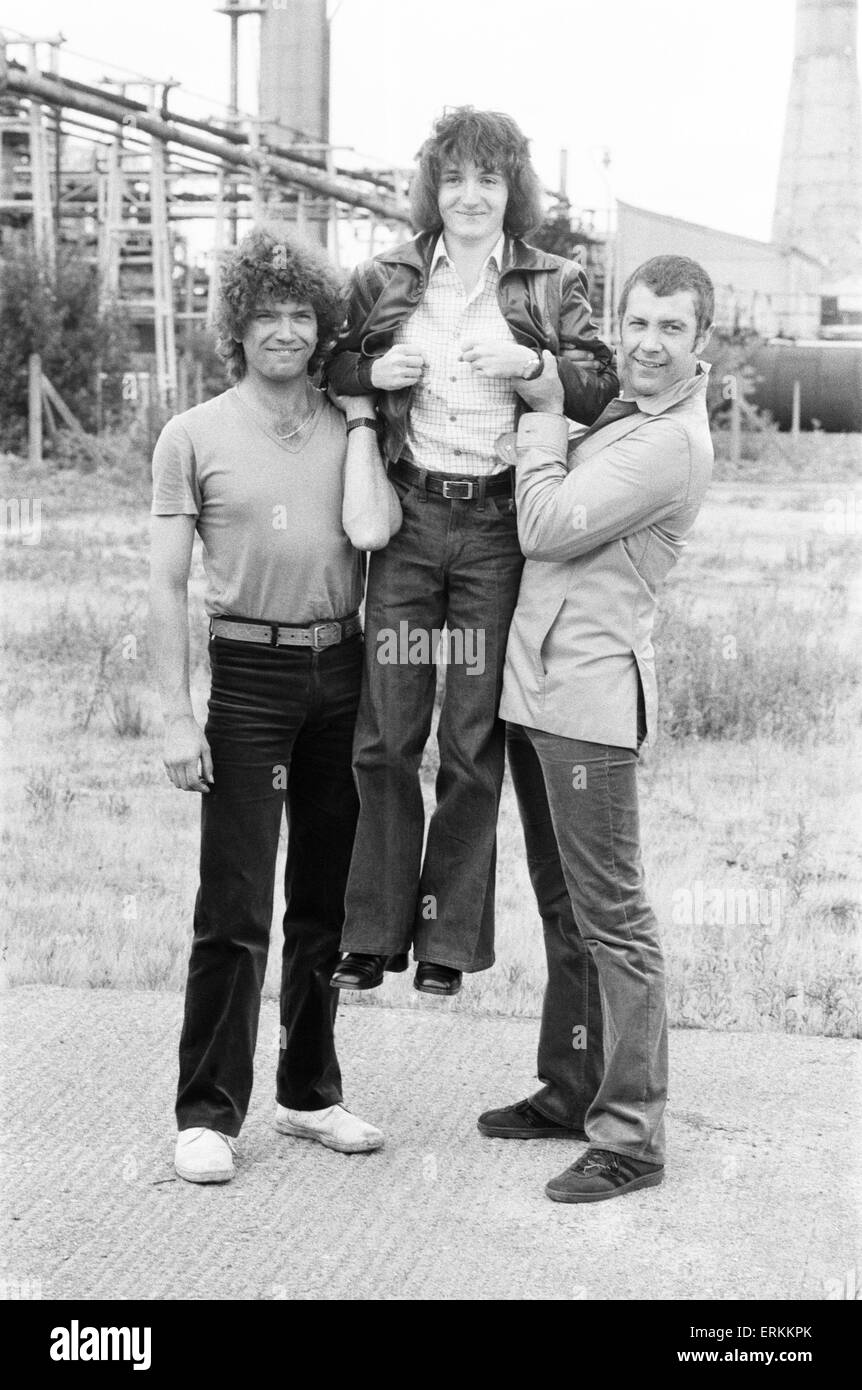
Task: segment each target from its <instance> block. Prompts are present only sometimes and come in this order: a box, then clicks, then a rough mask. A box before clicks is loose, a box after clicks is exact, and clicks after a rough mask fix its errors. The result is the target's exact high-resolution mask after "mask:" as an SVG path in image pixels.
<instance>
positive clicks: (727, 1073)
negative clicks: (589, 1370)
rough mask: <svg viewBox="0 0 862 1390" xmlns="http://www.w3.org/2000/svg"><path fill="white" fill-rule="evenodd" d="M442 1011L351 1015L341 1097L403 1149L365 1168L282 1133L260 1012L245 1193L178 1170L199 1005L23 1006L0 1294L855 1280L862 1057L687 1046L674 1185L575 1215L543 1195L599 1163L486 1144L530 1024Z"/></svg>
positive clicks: (242, 1169)
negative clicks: (176, 1143) (181, 1066)
mask: <svg viewBox="0 0 862 1390" xmlns="http://www.w3.org/2000/svg"><path fill="white" fill-rule="evenodd" d="M426 1002H427V1003H428V1005H429V1007H421V1008H417V1009H415V1010H414V1009H385V1008H376V1007H362V1006H356V1005H352V1006H351V1005H350V1004H347V1005H345V1006H344V1007H343V1009H342V1011H341V1013H340V1015H339V1052H340V1055H341V1058H342V1062H343V1067H344V1073H345V1082H346V1087H347V1099H348V1103H349V1104H350V1105H351V1107H352V1108H353V1109H354V1110H356V1111H357V1113H359V1114H362V1115H363V1116H365V1117H366V1118H368V1119H370V1120H372V1121H374V1122H375V1123H376V1124H379V1125H380V1126H381V1127H382V1128H384V1129H385V1131H386V1135H387V1146H386V1148H385V1149H383V1150H382V1151H380V1152H379V1153H376V1154H369V1155H356V1156H343V1155H339V1154H335V1153H331V1152H329V1151H327V1150H325V1149H322V1148H320V1147H319V1146H318V1145H315V1144H312V1143H309V1142H307V1141H303V1140H294V1139H288V1138H284V1137H282V1136H280V1135H278V1134H277V1133H276V1132H275V1130H274V1129H273V1127H272V1112H273V1109H274V1103H273V1102H272V1099H271V1097H272V1078H273V1076H274V1072H275V1061H276V1047H277V1036H278V1020H277V1015H276V1010H275V1007H274V1005H273V1004H271V1003H267V1004H265V1005H264V1008H263V1013H262V1017H261V1031H260V1042H259V1045H258V1059H257V1087H256V1090H255V1094H254V1096H253V1098H252V1107H251V1112H250V1114H249V1118H248V1121H247V1124H246V1127H245V1130H244V1131H243V1135H242V1140H241V1162H240V1166H239V1170H238V1173H237V1176H236V1178H235V1180H234V1181H233V1182H232V1183H229V1184H227V1185H225V1186H223V1187H217V1188H213V1187H211V1188H200V1187H193V1186H191V1185H189V1184H187V1183H184V1182H181V1181H180V1180H179V1179H177V1178H176V1177H175V1176H174V1173H173V1168H172V1164H171V1158H172V1147H173V1146H172V1132H173V1114H172V1103H173V1095H172V1092H173V1086H174V1078H175V1058H176V1043H177V1037H178V1033H179V1024H180V1017H181V1012H182V1000H181V998H180V997H179V996H178V995H169V994H155V993H145V992H134V993H126V992H115V991H110V990H77V989H68V990H66V989H48V988H43V987H35V986H34V987H25V988H19V989H16V990H14V991H12V992H11V993H8V994H7V995H5V997H4V999H3V1020H4V1022H3V1051H4V1054H5V1056H4V1073H5V1098H4V1107H3V1115H4V1123H3V1138H4V1148H5V1154H4V1164H3V1167H4V1173H3V1189H4V1193H5V1196H4V1210H3V1219H4V1227H5V1237H4V1253H3V1277H4V1278H5V1279H6V1280H7V1281H8V1280H12V1281H19V1282H21V1283H26V1282H27V1281H34V1280H35V1281H38V1282H39V1284H40V1286H41V1292H42V1296H43V1297H44V1298H46V1299H47V1298H59V1299H78V1298H81V1299H98V1298H112V1299H123V1298H152V1299H209V1298H215V1299H291V1300H293V1299H314V1300H319V1299H333V1300H335V1299H338V1300H343V1299H347V1300H361V1299H369V1300H370V1299H374V1300H377V1299H398V1300H401V1299H419V1300H424V1299H433V1300H445V1299H469V1300H473V1299H512V1300H519V1299H554V1300H569V1299H591V1300H592V1299H618V1298H622V1299H694V1298H709V1299H742V1298H756V1299H772V1298H779V1299H793V1300H795V1299H799V1298H814V1299H823V1298H828V1297H831V1298H836V1297H841V1296H844V1297H846V1293H843V1294H842V1290H843V1289H845V1287H847V1286H848V1284H852V1286H853V1287H855V1283H853V1281H854V1280H855V1279H856V1276H855V1274H854V1271H855V1269H856V1266H857V1262H858V1246H857V1245H856V1244H855V1243H854V1225H855V1210H858V1208H856V1207H855V1196H854V1191H853V1186H854V1173H853V1163H852V1154H853V1147H854V1134H858V1132H859V1126H858V1095H859V1088H858V1077H859V1069H858V1064H859V1056H860V1047H859V1044H858V1043H854V1042H851V1041H841V1040H839V1041H835V1040H829V1039H822V1038H794V1037H786V1036H781V1035H775V1034H759V1035H757V1036H753V1035H743V1034H718V1033H703V1032H677V1033H675V1034H673V1036H672V1039H671V1063H672V1082H673V1084H672V1103H671V1106H670V1111H669V1116H668V1133H669V1141H670V1149H671V1158H670V1163H669V1168H668V1175H667V1178H666V1180H665V1183H664V1185H663V1186H662V1187H660V1188H657V1189H653V1190H651V1191H646V1192H641V1193H633V1194H631V1195H630V1196H628V1197H624V1198H620V1199H618V1200H616V1201H612V1202H605V1203H600V1204H598V1205H594V1206H587V1207H583V1206H581V1207H573V1206H560V1205H558V1204H555V1203H552V1202H549V1201H548V1200H547V1198H546V1197H545V1196H544V1193H543V1186H544V1183H545V1181H546V1180H547V1178H548V1177H550V1176H552V1175H553V1174H555V1173H557V1172H559V1171H560V1170H561V1169H562V1168H564V1167H566V1166H567V1165H568V1164H569V1163H571V1162H573V1161H574V1159H575V1158H576V1157H577V1155H578V1154H579V1153H580V1152H581V1148H582V1146H581V1145H580V1144H578V1143H575V1142H567V1141H557V1140H550V1141H549V1140H544V1141H536V1142H532V1143H515V1142H511V1141H509V1142H505V1141H501V1140H487V1139H483V1138H482V1137H481V1136H480V1135H479V1134H478V1133H477V1131H476V1126H475V1120H476V1115H477V1114H478V1113H479V1111H480V1110H482V1109H483V1108H485V1107H487V1106H489V1105H492V1104H498V1103H503V1102H507V1101H509V1100H515V1099H519V1098H520V1097H521V1096H523V1095H525V1094H527V1093H529V1091H530V1089H531V1087H533V1086H534V1085H535V1082H534V1080H533V1076H532V1072H533V1066H534V1055H535V1042H536V1032H537V1023H536V1022H535V1021H532V1020H522V1019H510V1018H487V1017H473V1016H470V1015H467V1014H465V1013H463V1012H459V1013H457V1014H456V1013H450V1012H447V1006H446V1005H445V1004H443V1005H442V1006H438V1005H437V1004H436V1003H432V1002H431V1001H420V1003H422V1004H423V1006H424V1004H425V1003H426ZM854 1110H855V1112H856V1113H855V1114H854V1113H853V1112H854ZM856 1190H857V1192H858V1185H857V1189H856ZM857 1282H858V1281H857ZM851 1296H852V1295H851Z"/></svg>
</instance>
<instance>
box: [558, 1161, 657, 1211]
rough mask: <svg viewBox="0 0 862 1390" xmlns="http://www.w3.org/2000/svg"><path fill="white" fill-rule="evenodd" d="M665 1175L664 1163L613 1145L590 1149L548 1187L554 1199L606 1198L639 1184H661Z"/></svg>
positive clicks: (581, 1199) (643, 1185) (589, 1199)
mask: <svg viewBox="0 0 862 1390" xmlns="http://www.w3.org/2000/svg"><path fill="white" fill-rule="evenodd" d="M663 1177H664V1167H663V1165H662V1164H661V1163H646V1162H644V1161H643V1160H642V1159H638V1158H629V1157H628V1155H627V1154H617V1153H611V1152H610V1150H609V1149H587V1151H586V1153H585V1154H581V1156H580V1158H579V1159H578V1161H577V1163H573V1164H572V1166H571V1168H567V1169H566V1171H565V1172H564V1173H560V1175H559V1177H556V1178H551V1181H550V1182H549V1183H548V1185H547V1186H546V1188H545V1192H546V1193H547V1194H548V1196H549V1197H550V1199H551V1201H552V1202H604V1201H606V1200H607V1198H608V1197H621V1196H622V1195H623V1193H624V1192H634V1190H635V1188H637V1187H658V1185H659V1183H660V1182H661V1180H662V1178H663Z"/></svg>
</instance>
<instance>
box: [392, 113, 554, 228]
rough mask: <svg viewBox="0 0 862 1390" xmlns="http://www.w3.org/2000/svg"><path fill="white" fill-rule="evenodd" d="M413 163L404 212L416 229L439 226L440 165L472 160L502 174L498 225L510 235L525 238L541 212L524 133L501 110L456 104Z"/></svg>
mask: <svg viewBox="0 0 862 1390" xmlns="http://www.w3.org/2000/svg"><path fill="white" fill-rule="evenodd" d="M417 159H418V160H419V167H418V168H417V170H416V174H415V175H414V178H413V182H412V184H411V186H410V213H411V217H412V220H413V225H414V227H415V228H416V229H417V231H420V232H439V231H440V230H441V228H442V226H443V222H442V219H441V217H440V209H439V208H438V206H437V199H438V194H439V190H440V175H441V173H442V171H443V167H444V165H445V164H446V163H448V162H452V163H455V164H466V163H467V162H470V163H473V164H475V165H476V166H477V168H479V169H488V170H493V172H494V173H496V174H502V175H503V177H504V178H505V180H506V183H507V184H508V187H509V201H508V203H507V204H506V215H505V218H504V220H503V226H504V228H505V230H506V231H507V232H509V233H510V235H512V236H518V237H520V236H525V235H526V233H527V232H530V231H532V230H533V229H534V228H536V227H538V226H539V225H540V223H541V221H542V218H543V216H544V213H543V210H542V186H541V184H540V183H539V178H538V175H537V174H536V171H535V169H534V168H533V163H532V160H531V159H530V147H529V142H528V140H527V138H526V136H525V135H524V134H523V132H522V131H521V129H520V127H519V126H518V125H516V123H515V122H514V121H513V120H512V117H511V116H507V115H505V114H504V113H503V112H502V111H476V110H475V109H474V108H473V107H472V106H457V107H455V109H454V110H452V111H447V112H446V113H445V115H443V116H441V117H440V119H439V120H438V121H437V122H436V124H435V126H434V130H433V132H432V134H431V135H430V136H429V137H428V139H427V140H426V141H425V143H424V145H423V146H422V148H421V149H420V151H419V153H418V155H417Z"/></svg>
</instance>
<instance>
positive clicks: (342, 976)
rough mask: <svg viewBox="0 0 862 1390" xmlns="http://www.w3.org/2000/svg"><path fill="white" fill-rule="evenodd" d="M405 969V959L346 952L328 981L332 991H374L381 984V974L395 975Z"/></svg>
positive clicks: (402, 957)
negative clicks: (387, 971) (386, 972)
mask: <svg viewBox="0 0 862 1390" xmlns="http://www.w3.org/2000/svg"><path fill="white" fill-rule="evenodd" d="M406 969H407V957H406V955H404V956H371V955H365V954H364V953H362V952H360V951H348V953H347V955H346V956H344V957H343V959H342V960H341V961H339V963H338V965H337V966H336V967H335V970H334V971H333V972H332V979H331V980H330V981H329V983H330V985H331V986H332V988H333V989H376V988H377V986H378V985H382V984H383V974H384V971H386V970H391V971H393V972H394V973H395V974H397V973H398V972H399V971H401V970H406Z"/></svg>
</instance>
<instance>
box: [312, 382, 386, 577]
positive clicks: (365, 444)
mask: <svg viewBox="0 0 862 1390" xmlns="http://www.w3.org/2000/svg"><path fill="white" fill-rule="evenodd" d="M330 399H331V400H332V402H333V404H334V405H335V406H337V407H338V409H339V410H341V411H343V412H344V415H345V418H346V421H347V423H348V424H349V423H350V421H351V420H371V421H372V422H374V423H376V416H375V412H374V401H373V400H372V399H371V398H370V397H368V396H337V395H335V393H334V392H332V391H330ZM401 519H402V518H401V503H400V502H399V500H398V494H397V492H396V491H395V489H394V487H393V486H392V484H391V483H390V481H389V479H388V478H387V476H386V470H385V468H384V467H383V460H382V459H381V457H380V450H379V448H378V447H377V432H376V430H375V429H369V428H368V426H367V425H359V426H358V427H357V428H356V429H352V430H350V431H349V432H348V435H347V456H346V458H345V461H344V501H343V503H342V509H341V524H342V526H343V527H344V530H345V531H346V533H347V535H348V537H349V539H350V541H351V543H352V544H353V545H354V546H355V547H356V549H357V550H382V549H383V547H384V546H385V545H387V544H388V542H389V541H390V539H391V538H392V536H394V535H395V532H396V531H397V530H398V528H399V527H400V525H401Z"/></svg>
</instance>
